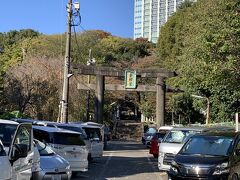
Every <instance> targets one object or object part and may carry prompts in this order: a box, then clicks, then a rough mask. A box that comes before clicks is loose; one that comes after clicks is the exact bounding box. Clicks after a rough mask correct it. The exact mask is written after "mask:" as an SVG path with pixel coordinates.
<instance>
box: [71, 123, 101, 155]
mask: <svg viewBox="0 0 240 180" xmlns="http://www.w3.org/2000/svg"><path fill="white" fill-rule="evenodd" d="M74 125H75V126H80V127H81V128H82V129H84V131H85V132H86V134H87V137H88V139H89V140H90V142H91V157H92V158H99V157H102V155H103V148H104V140H103V136H104V129H103V127H104V126H103V125H101V124H98V123H94V124H93V123H92V122H90V123H89V122H86V123H74Z"/></svg>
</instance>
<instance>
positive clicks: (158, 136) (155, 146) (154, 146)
mask: <svg viewBox="0 0 240 180" xmlns="http://www.w3.org/2000/svg"><path fill="white" fill-rule="evenodd" d="M172 128H173V127H172V126H162V127H160V128H159V129H158V132H157V133H155V135H154V136H153V138H152V140H151V143H150V149H149V153H150V154H152V155H153V157H155V158H158V153H159V145H160V143H161V141H162V140H163V138H164V136H165V135H166V134H167V133H168V132H169V131H170V130H171V129H172Z"/></svg>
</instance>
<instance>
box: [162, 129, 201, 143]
mask: <svg viewBox="0 0 240 180" xmlns="http://www.w3.org/2000/svg"><path fill="white" fill-rule="evenodd" d="M195 133H198V131H194V130H171V131H170V132H169V133H168V134H167V135H166V136H165V138H164V140H163V142H165V143H180V144H181V143H184V142H186V141H187V139H188V138H189V137H190V136H191V135H193V134H195Z"/></svg>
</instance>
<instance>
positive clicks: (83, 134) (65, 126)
mask: <svg viewBox="0 0 240 180" xmlns="http://www.w3.org/2000/svg"><path fill="white" fill-rule="evenodd" d="M51 125H54V126H56V127H58V128H62V129H66V130H70V131H75V132H78V133H80V136H81V138H82V139H83V140H84V142H85V144H86V147H87V149H88V160H91V158H92V148H91V141H90V140H89V139H88V137H87V134H86V132H85V130H84V129H82V127H81V126H76V125H74V124H63V123H54V124H51ZM47 126H48V125H47Z"/></svg>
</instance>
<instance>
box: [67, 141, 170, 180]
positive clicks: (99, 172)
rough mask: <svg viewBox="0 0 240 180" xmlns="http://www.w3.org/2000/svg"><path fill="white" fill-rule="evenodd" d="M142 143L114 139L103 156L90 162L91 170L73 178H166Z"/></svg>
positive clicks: (132, 179)
mask: <svg viewBox="0 0 240 180" xmlns="http://www.w3.org/2000/svg"><path fill="white" fill-rule="evenodd" d="M148 151H149V150H148V149H146V148H145V147H144V146H143V145H142V144H140V143H136V142H119V141H112V142H110V143H109V145H108V148H107V150H106V151H105V152H104V155H103V157H102V158H98V159H95V160H93V161H92V162H91V163H90V164H89V171H88V172H85V173H78V174H77V175H76V176H74V177H73V178H72V179H73V180H77V179H82V180H113V179H114V180H124V179H128V180H148V179H149V180H166V179H167V175H166V174H165V173H160V172H159V171H158V168H157V159H154V158H153V157H152V156H151V155H150V154H149V153H148Z"/></svg>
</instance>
